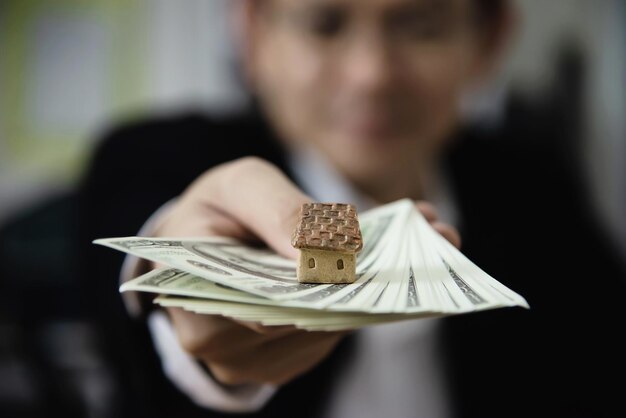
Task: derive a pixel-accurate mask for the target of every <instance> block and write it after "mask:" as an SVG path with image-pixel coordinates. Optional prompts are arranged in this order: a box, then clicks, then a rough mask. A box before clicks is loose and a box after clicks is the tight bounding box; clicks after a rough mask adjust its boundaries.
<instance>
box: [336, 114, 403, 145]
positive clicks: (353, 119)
mask: <svg viewBox="0 0 626 418" xmlns="http://www.w3.org/2000/svg"><path fill="white" fill-rule="evenodd" d="M339 124H340V128H341V130H342V131H343V132H344V133H345V137H346V138H347V140H348V141H350V142H353V143H363V144H372V145H376V144H388V143H390V142H391V141H394V139H397V138H398V136H399V135H398V133H399V132H400V130H401V126H402V124H401V123H400V121H399V120H398V118H397V117H393V116H392V115H391V113H389V112H358V113H350V114H348V115H345V116H344V117H343V118H342V119H341V121H340V122H339Z"/></svg>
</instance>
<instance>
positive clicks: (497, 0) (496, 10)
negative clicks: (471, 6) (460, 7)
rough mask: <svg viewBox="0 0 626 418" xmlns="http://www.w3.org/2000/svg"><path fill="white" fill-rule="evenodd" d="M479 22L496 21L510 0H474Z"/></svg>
mask: <svg viewBox="0 0 626 418" xmlns="http://www.w3.org/2000/svg"><path fill="white" fill-rule="evenodd" d="M474 1H476V12H477V18H478V22H479V23H493V22H496V21H498V19H499V18H500V17H501V16H502V13H504V11H505V7H506V6H507V3H508V2H509V1H510V0H474Z"/></svg>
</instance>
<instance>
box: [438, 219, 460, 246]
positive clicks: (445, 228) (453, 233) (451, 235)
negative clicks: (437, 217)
mask: <svg viewBox="0 0 626 418" xmlns="http://www.w3.org/2000/svg"><path fill="white" fill-rule="evenodd" d="M431 225H432V227H433V228H434V229H435V231H437V232H438V233H439V234H440V235H441V236H443V237H444V238H445V239H446V240H448V242H450V244H452V245H454V246H455V247H456V248H461V234H459V232H458V231H457V230H456V228H454V227H453V226H450V225H448V224H445V223H443V222H434V223H432V224H431Z"/></svg>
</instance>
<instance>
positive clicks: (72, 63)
mask: <svg viewBox="0 0 626 418" xmlns="http://www.w3.org/2000/svg"><path fill="white" fill-rule="evenodd" d="M233 1H235V0H185V1H182V2H181V1H176V2H174V1H171V0H132V1H129V0H125V1H122V0H54V1H53V0H49V1H44V0H2V1H1V2H0V51H1V52H0V91H2V94H1V95H0V222H1V221H2V219H3V218H6V217H7V216H9V214H11V213H14V212H15V211H19V210H20V208H23V207H26V206H28V205H30V204H32V203H33V202H36V201H38V200H41V199H43V198H45V197H46V196H49V195H51V194H55V193H58V192H59V191H62V190H65V189H68V188H70V187H71V186H72V184H73V182H74V181H75V180H76V178H77V176H79V175H80V173H81V170H82V168H83V164H84V162H85V156H86V155H87V153H88V151H89V149H90V146H91V145H92V142H93V140H94V138H96V137H97V135H98V133H99V132H100V131H101V130H102V129H104V128H105V127H106V126H107V125H108V123H110V122H112V121H119V120H121V119H125V118H130V117H135V116H139V115H142V114H146V113H154V112H170V111H173V110H174V109H182V108H185V107H190V106H201V107H203V108H205V109H206V110H207V111H209V112H224V111H230V110H233V109H236V108H238V107H240V106H243V105H245V101H246V98H245V94H244V92H243V90H242V89H241V86H240V84H239V83H238V74H237V72H236V71H235V63H234V57H235V55H236V54H235V51H234V49H233V42H232V38H231V36H230V33H229V26H228V25H229V19H228V18H227V17H225V15H226V12H227V9H228V6H229V2H233ZM237 1H241V0H237ZM517 3H518V5H519V10H520V12H521V25H520V27H519V30H520V32H519V36H518V38H517V39H516V40H515V45H514V48H513V50H512V51H511V54H510V60H509V61H508V63H507V65H506V67H505V71H504V74H505V77H506V78H507V79H510V80H511V85H512V86H513V87H514V88H516V89H518V90H520V91H523V92H525V94H527V95H528V96H529V97H541V96H542V95H543V94H545V92H546V91H549V90H550V88H551V86H554V85H555V84H557V82H558V81H559V80H558V78H559V77H562V76H563V73H562V72H557V71H555V69H557V68H558V60H559V57H561V56H562V54H561V52H562V51H564V50H574V51H577V53H579V54H580V56H581V57H582V59H583V64H584V70H585V71H584V74H585V85H584V95H583V98H584V113H583V116H584V122H585V123H584V126H585V132H584V135H583V150H584V151H585V152H584V158H585V162H586V167H587V168H588V173H587V175H588V178H589V181H590V183H591V185H592V189H593V191H594V193H595V197H596V200H597V203H598V207H599V209H600V210H601V213H602V214H603V215H604V218H603V219H605V220H606V222H607V223H608V225H610V227H611V228H612V230H613V231H615V236H616V239H618V240H620V242H621V243H622V245H623V248H624V252H625V254H626V217H624V216H623V215H624V214H626V171H625V170H626V169H625V167H626V161H625V159H626V126H625V123H626V122H625V121H624V119H626V118H624V117H623V114H624V109H626V107H625V101H626V85H625V84H626V48H625V47H624V45H625V44H626V43H625V42H624V41H625V40H626V35H625V32H626V23H625V22H626V12H625V10H624V9H625V6H624V3H625V2H623V1H622V0H593V1H592V0H551V1H542V0H519V1H518V2H517ZM560 54H561V55H560Z"/></svg>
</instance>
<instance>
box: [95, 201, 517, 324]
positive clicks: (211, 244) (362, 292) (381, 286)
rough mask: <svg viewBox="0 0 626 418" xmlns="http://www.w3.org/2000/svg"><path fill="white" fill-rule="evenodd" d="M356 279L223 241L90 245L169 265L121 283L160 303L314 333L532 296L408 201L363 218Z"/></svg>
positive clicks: (129, 241)
mask: <svg viewBox="0 0 626 418" xmlns="http://www.w3.org/2000/svg"><path fill="white" fill-rule="evenodd" d="M359 222H360V225H361V231H362V236H363V249H362V250H361V251H360V252H359V253H358V255H357V267H356V277H357V279H356V281H355V282H354V283H350V284H306V283H299V282H298V280H297V278H296V262H295V261H294V260H290V259H287V258H284V257H281V256H279V255H278V254H276V253H275V252H274V251H272V250H270V249H268V248H266V247H263V248H261V247H255V246H252V245H250V244H247V243H243V242H240V241H237V240H233V239H229V238H223V237H207V238H145V237H124V238H106V239H99V240H96V241H94V243H96V244H100V245H104V246H107V247H111V248H113V249H115V250H119V251H123V252H125V253H128V254H130V255H133V256H137V257H140V258H144V259H147V260H151V261H153V262H156V263H158V264H160V265H163V266H167V267H166V268H161V269H157V270H153V271H151V272H149V273H147V274H145V275H143V276H141V277H138V278H136V279H133V280H131V281H128V282H126V283H123V284H122V286H121V287H120V291H121V292H129V291H140V292H152V293H156V294H158V296H157V297H155V299H154V301H155V303H158V304H160V305H161V306H164V307H180V308H183V309H186V310H189V311H192V312H196V313H200V314H211V315H223V316H226V317H230V318H235V319H238V320H246V321H255V322H259V323H261V324H264V325H294V326H296V327H298V328H302V329H306V330H311V331H334V330H346V329H357V328H361V327H364V326H369V325H375V324H380V323H386V322H391V321H400V320H407V319H416V318H425V317H437V316H446V315H456V314H464V313H470V312H476V311H482V310H487V309H494V308H502V307H513V306H519V307H523V308H528V304H527V302H526V300H525V299H524V298H523V297H522V296H520V295H519V294H517V293H515V292H514V291H512V290H511V289H509V288H507V287H506V286H504V285H503V284H502V283H500V282H498V281H497V280H496V279H494V278H493V277H491V276H490V275H489V274H487V273H486V272H485V271H483V270H482V269H481V268H479V267H478V266H477V265H476V264H474V263H473V262H472V261H471V260H469V259H468V258H467V257H466V256H465V255H463V253H462V252H461V251H459V250H458V249H457V248H455V247H454V246H453V245H451V244H450V243H449V242H448V241H447V240H446V239H445V238H443V237H442V236H441V235H439V234H438V233H437V232H436V231H435V230H434V229H433V228H432V227H431V226H430V225H429V223H428V222H427V221H426V219H425V218H424V217H423V216H422V214H421V213H420V212H419V211H418V210H417V209H416V207H415V205H414V203H413V202H412V201H411V200H409V199H402V200H398V201H396V202H393V203H389V204H386V205H384V206H379V207H377V208H375V209H371V210H369V211H366V212H363V213H361V214H359Z"/></svg>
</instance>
